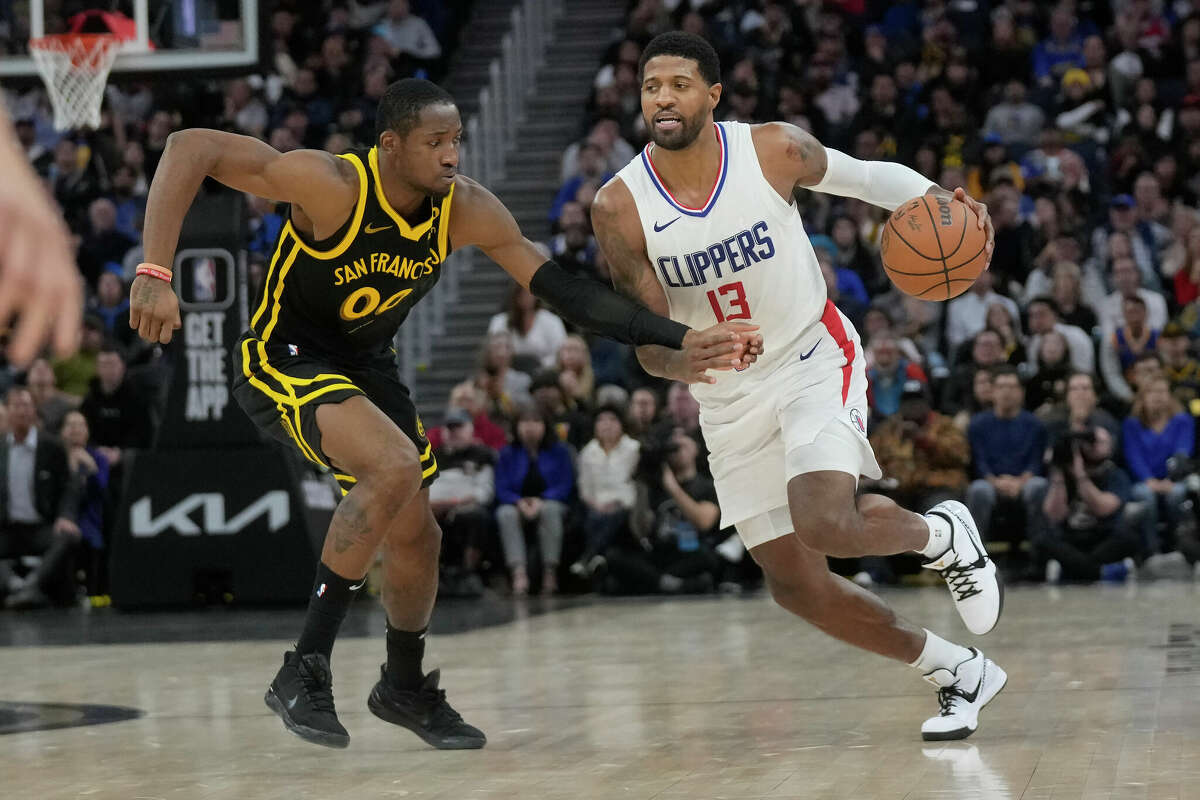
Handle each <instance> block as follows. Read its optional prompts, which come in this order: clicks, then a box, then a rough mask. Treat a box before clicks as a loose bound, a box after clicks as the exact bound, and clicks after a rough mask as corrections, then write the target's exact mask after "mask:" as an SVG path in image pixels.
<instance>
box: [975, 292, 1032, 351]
mask: <svg viewBox="0 0 1200 800" xmlns="http://www.w3.org/2000/svg"><path fill="white" fill-rule="evenodd" d="M984 327H985V328H986V329H987V330H989V331H995V332H996V333H997V334H999V336H1000V350H1001V353H1002V360H1003V361H1004V362H1005V363H1007V364H1020V363H1022V362H1024V361H1025V341H1024V339H1025V337H1024V334H1023V333H1022V332H1021V322H1020V319H1019V318H1018V317H1017V316H1015V315H1014V314H1013V311H1012V309H1010V308H1009V307H1008V305H1006V304H1005V303H1000V302H995V303H992V304H991V305H990V306H988V308H987V316H986V318H985V322H984Z"/></svg>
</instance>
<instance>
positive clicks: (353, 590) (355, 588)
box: [350, 577, 367, 592]
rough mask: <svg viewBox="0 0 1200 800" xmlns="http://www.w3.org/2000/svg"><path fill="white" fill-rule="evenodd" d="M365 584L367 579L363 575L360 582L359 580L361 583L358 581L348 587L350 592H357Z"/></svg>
mask: <svg viewBox="0 0 1200 800" xmlns="http://www.w3.org/2000/svg"><path fill="white" fill-rule="evenodd" d="M366 585H367V579H366V578H365V577H364V578H363V579H362V582H361V583H359V584H358V585H357V586H351V587H350V591H352V592H357V591H358V590H359V589H361V588H362V587H364V586H366Z"/></svg>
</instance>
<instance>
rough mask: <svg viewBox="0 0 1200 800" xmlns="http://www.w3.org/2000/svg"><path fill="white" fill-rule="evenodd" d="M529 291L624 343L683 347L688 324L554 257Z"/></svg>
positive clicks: (593, 329) (595, 330) (576, 321)
mask: <svg viewBox="0 0 1200 800" xmlns="http://www.w3.org/2000/svg"><path fill="white" fill-rule="evenodd" d="M529 291H531V292H533V295H534V297H537V298H538V299H540V300H543V301H545V302H546V303H547V304H549V305H550V306H552V307H553V308H554V310H555V311H557V312H558V313H559V315H560V316H562V318H563V319H565V320H567V321H568V322H570V323H572V324H574V325H578V326H579V327H581V328H585V329H587V330H589V331H591V332H592V333H598V334H600V335H601V336H607V337H608V338H610V339H616V340H617V341H618V342H624V343H625V344H632V345H643V344H659V345H662V346H663V347H670V348H671V349H672V350H682V349H683V337H684V335H685V334H686V333H687V332H688V331H689V330H691V328H689V327H688V326H686V325H684V324H682V323H679V322H676V321H675V320H672V319H667V318H666V317H660V316H659V315H658V314H655V313H654V312H653V311H651V310H650V309H648V308H646V307H645V306H643V305H639V304H638V303H636V302H634V301H633V300H630V299H629V298H627V297H624V296H622V295H620V294H617V293H616V292H614V291H613V290H612V289H610V288H608V287H607V286H605V285H604V284H602V283H600V282H599V281H594V280H590V279H589V278H585V277H582V276H579V275H572V274H571V273H569V272H567V271H566V270H565V269H563V268H562V267H561V266H559V265H558V264H557V263H556V262H554V261H547V262H546V263H545V264H542V265H541V266H540V267H538V270H537V272H535V273H533V279H532V280H530V281H529Z"/></svg>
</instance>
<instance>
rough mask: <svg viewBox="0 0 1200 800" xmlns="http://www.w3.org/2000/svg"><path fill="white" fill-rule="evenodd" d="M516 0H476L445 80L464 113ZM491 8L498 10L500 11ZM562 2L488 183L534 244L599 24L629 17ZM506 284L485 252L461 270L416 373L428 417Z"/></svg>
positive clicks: (595, 53) (544, 226)
mask: <svg viewBox="0 0 1200 800" xmlns="http://www.w3.org/2000/svg"><path fill="white" fill-rule="evenodd" d="M513 5H514V1H513V0H486V2H480V3H476V5H475V12H474V16H473V17H472V19H471V21H470V22H469V23H468V25H467V27H466V28H465V29H464V35H463V41H462V45H461V46H460V48H459V51H458V54H457V55H456V57H455V61H454V64H453V66H452V67H451V71H450V75H449V76H448V77H447V80H446V86H447V88H448V89H450V91H452V92H453V93H454V96H455V98H456V99H457V100H458V103H459V107H460V109H462V111H463V115H464V117H466V116H468V115H469V114H471V113H474V111H475V110H477V109H478V95H479V90H480V88H482V87H483V86H484V84H485V83H486V76H487V65H488V63H490V61H491V59H492V58H494V57H495V56H496V55H497V54H498V53H499V50H500V44H499V43H500V40H501V39H502V38H503V35H504V33H506V32H507V30H508V14H509V11H510V10H511V8H512V6H513ZM493 6H495V7H499V8H501V9H502V10H500V11H494V10H493V8H492V7H493ZM564 6H565V8H564V13H563V14H562V15H561V16H560V17H559V19H558V20H557V22H556V23H555V25H554V28H553V31H552V33H551V38H550V41H549V43H548V45H547V52H546V62H545V64H544V65H543V66H542V68H541V69H540V70H538V73H537V75H536V76H534V78H533V81H534V82H533V90H532V91H531V92H530V94H529V96H528V99H527V101H526V105H525V110H524V114H523V115H522V118H523V121H522V122H521V123H520V125H519V128H518V134H517V147H516V149H515V150H514V151H513V152H511V153H509V154H508V156H507V158H506V159H505V179H504V180H503V181H501V182H500V183H498V184H496V185H492V186H489V187H488V188H489V189H491V190H492V191H493V192H495V193H496V195H497V196H499V197H500V199H501V200H503V201H504V203H505V204H506V205H507V206H508V208H509V209H510V210H511V211H512V212H513V215H514V216H515V217H516V219H517V223H518V224H519V225H520V226H521V230H522V231H524V232H525V235H526V236H527V237H528V238H529V239H530V240H532V241H535V242H545V241H547V240H548V239H549V238H550V221H549V211H550V205H551V202H552V201H553V200H554V195H555V192H557V191H558V187H559V169H560V165H561V160H562V152H563V150H565V149H566V147H567V146H568V145H569V144H570V143H571V142H573V141H575V140H576V139H577V138H579V137H580V136H581V135H582V133H583V131H582V126H583V120H584V111H585V106H586V104H587V100H588V97H589V95H590V93H591V84H592V80H593V78H594V77H595V74H596V71H597V70H598V69H599V68H600V63H601V58H602V56H603V54H604V51H605V50H606V49H607V47H608V44H609V42H610V40H611V37H609V36H598V35H597V31H613V32H614V35H615V34H616V32H618V31H619V29H620V27H621V24H622V22H623V21H624V12H625V2H624V0H564ZM484 29H486V30H487V31H489V33H487V35H486V36H484V35H481V34H480V31H481V30H484ZM469 146H470V143H467V147H469ZM467 174H468V175H469V174H470V173H469V171H468V173H467ZM510 286H511V282H510V279H509V277H508V275H507V274H505V273H504V271H503V270H501V269H500V268H499V267H497V266H495V265H494V264H493V263H492V262H491V261H489V260H488V259H487V258H486V257H483V256H480V257H478V258H476V259H475V261H474V267H473V269H471V271H470V272H469V273H467V274H466V275H464V276H463V281H462V283H461V284H460V288H459V296H458V299H457V302H456V303H455V304H454V307H453V308H452V309H450V310H449V312H448V313H447V315H446V330H445V332H444V333H443V334H442V335H441V336H440V337H439V338H438V340H437V341H436V342H434V344H433V358H432V359H431V363H430V364H428V365H427V366H426V368H425V369H423V370H419V371H418V372H417V380H416V385H415V386H414V387H413V388H414V395H415V399H416V402H417V409H418V410H419V411H420V413H421V416H422V418H423V419H424V420H425V421H426V424H427V425H437V424H440V422H441V419H442V415H443V413H444V410H445V407H446V399H447V398H448V397H449V394H450V389H451V388H453V386H454V385H455V384H456V383H458V382H460V381H462V380H465V379H466V378H468V377H470V376H471V375H473V374H474V371H475V368H476V365H477V363H478V357H479V349H480V345H481V344H482V342H483V336H484V333H485V332H486V330H487V324H488V320H489V319H490V318H491V316H492V315H493V314H495V313H496V312H497V311H499V310H500V307H501V306H502V305H503V303H504V299H505V297H506V296H507V293H508V290H509V287H510Z"/></svg>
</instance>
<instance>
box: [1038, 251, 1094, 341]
mask: <svg viewBox="0 0 1200 800" xmlns="http://www.w3.org/2000/svg"><path fill="white" fill-rule="evenodd" d="M1085 282H1087V284H1088V286H1089V287H1090V290H1089V291H1090V294H1089V292H1088V291H1085V290H1084V283H1085ZM1103 292H1104V281H1103V279H1102V278H1101V277H1100V275H1099V273H1097V272H1095V271H1092V272H1091V273H1089V274H1088V275H1087V276H1085V275H1084V274H1083V270H1082V269H1081V268H1080V266H1079V265H1078V264H1076V263H1075V262H1073V261H1060V262H1058V263H1057V264H1055V265H1054V270H1053V271H1052V272H1051V288H1050V296H1051V297H1053V298H1054V302H1055V304H1056V305H1057V306H1058V317H1059V320H1060V321H1061V322H1062V323H1063V324H1066V325H1074V326H1075V327H1076V328H1079V329H1080V330H1081V331H1084V332H1085V333H1090V332H1091V330H1092V329H1093V328H1095V327H1096V326H1097V325H1099V324H1100V318H1099V317H1097V316H1096V311H1095V310H1094V309H1093V308H1092V305H1091V302H1090V298H1092V297H1094V298H1095V299H1096V300H1095V302H1097V303H1100V302H1102V301H1103V298H1104V295H1103Z"/></svg>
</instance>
